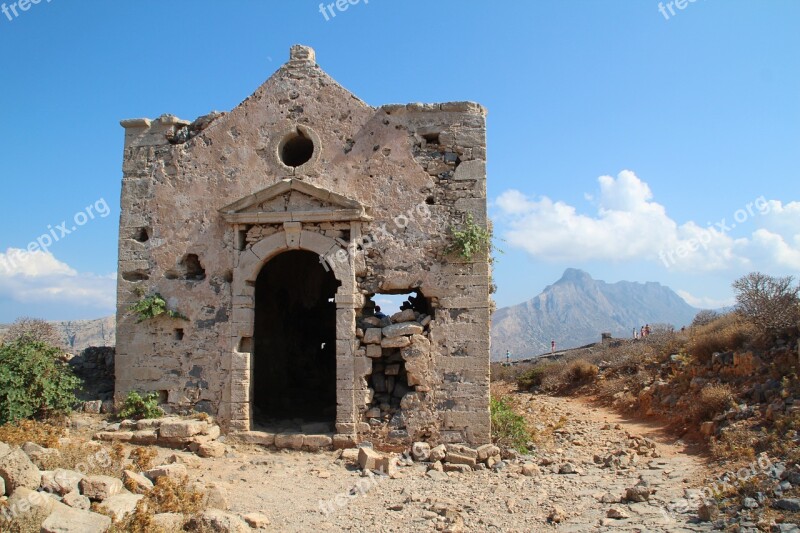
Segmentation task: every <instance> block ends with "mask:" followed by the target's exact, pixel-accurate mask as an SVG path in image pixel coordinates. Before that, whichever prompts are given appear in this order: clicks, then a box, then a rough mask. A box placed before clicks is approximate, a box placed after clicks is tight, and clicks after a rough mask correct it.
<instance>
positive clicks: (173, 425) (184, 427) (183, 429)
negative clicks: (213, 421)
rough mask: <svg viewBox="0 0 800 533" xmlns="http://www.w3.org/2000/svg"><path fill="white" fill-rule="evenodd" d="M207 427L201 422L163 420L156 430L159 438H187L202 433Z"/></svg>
mask: <svg viewBox="0 0 800 533" xmlns="http://www.w3.org/2000/svg"><path fill="white" fill-rule="evenodd" d="M207 427H208V423H207V422H203V421H201V420H165V421H164V422H162V423H161V426H160V427H159V429H158V433H159V437H166V438H173V437H178V438H188V437H193V436H195V435H198V434H200V433H202V432H203V431H204V430H205V429H206V428H207Z"/></svg>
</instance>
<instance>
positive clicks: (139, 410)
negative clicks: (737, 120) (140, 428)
mask: <svg viewBox="0 0 800 533" xmlns="http://www.w3.org/2000/svg"><path fill="white" fill-rule="evenodd" d="M117 416H118V417H119V418H133V419H135V420H141V419H142V418H158V417H160V416H164V411H162V410H161V408H160V407H159V406H158V394H156V393H155V392H151V393H149V394H145V395H144V396H142V395H140V394H139V393H138V392H136V391H131V392H129V393H128V396H127V397H126V398H125V401H124V402H123V403H122V407H120V409H119V410H118V411H117Z"/></svg>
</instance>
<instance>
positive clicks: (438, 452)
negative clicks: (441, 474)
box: [430, 444, 447, 463]
mask: <svg viewBox="0 0 800 533" xmlns="http://www.w3.org/2000/svg"><path fill="white" fill-rule="evenodd" d="M445 457H447V448H445V446H444V444H440V445H439V446H436V447H435V448H433V449H432V450H431V457H430V460H431V461H432V462H434V463H435V462H436V461H443V460H444V458H445Z"/></svg>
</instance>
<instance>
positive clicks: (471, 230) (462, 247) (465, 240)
mask: <svg viewBox="0 0 800 533" xmlns="http://www.w3.org/2000/svg"><path fill="white" fill-rule="evenodd" d="M450 235H451V244H450V246H448V247H447V253H451V254H456V255H458V256H459V257H462V258H464V259H466V260H471V259H472V257H473V256H474V255H475V254H476V253H483V252H487V253H488V252H491V251H495V252H499V253H503V251H502V250H501V249H499V248H497V247H496V246H494V245H493V244H492V226H491V221H490V222H489V225H488V227H485V228H484V227H482V226H480V225H478V224H476V223H475V219H474V218H473V217H472V214H469V213H468V214H467V216H466V217H465V219H464V223H463V224H461V226H460V227H454V226H450ZM489 260H490V261H493V258H490V259H489Z"/></svg>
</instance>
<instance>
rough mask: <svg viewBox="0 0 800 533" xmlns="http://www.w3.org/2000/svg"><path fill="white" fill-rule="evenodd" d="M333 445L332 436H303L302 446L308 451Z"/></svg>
mask: <svg viewBox="0 0 800 533" xmlns="http://www.w3.org/2000/svg"><path fill="white" fill-rule="evenodd" d="M332 445H333V438H332V437H330V436H328V435H305V436H304V437H303V448H305V449H307V450H310V451H317V450H321V449H327V448H330V447H331V446H332Z"/></svg>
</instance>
